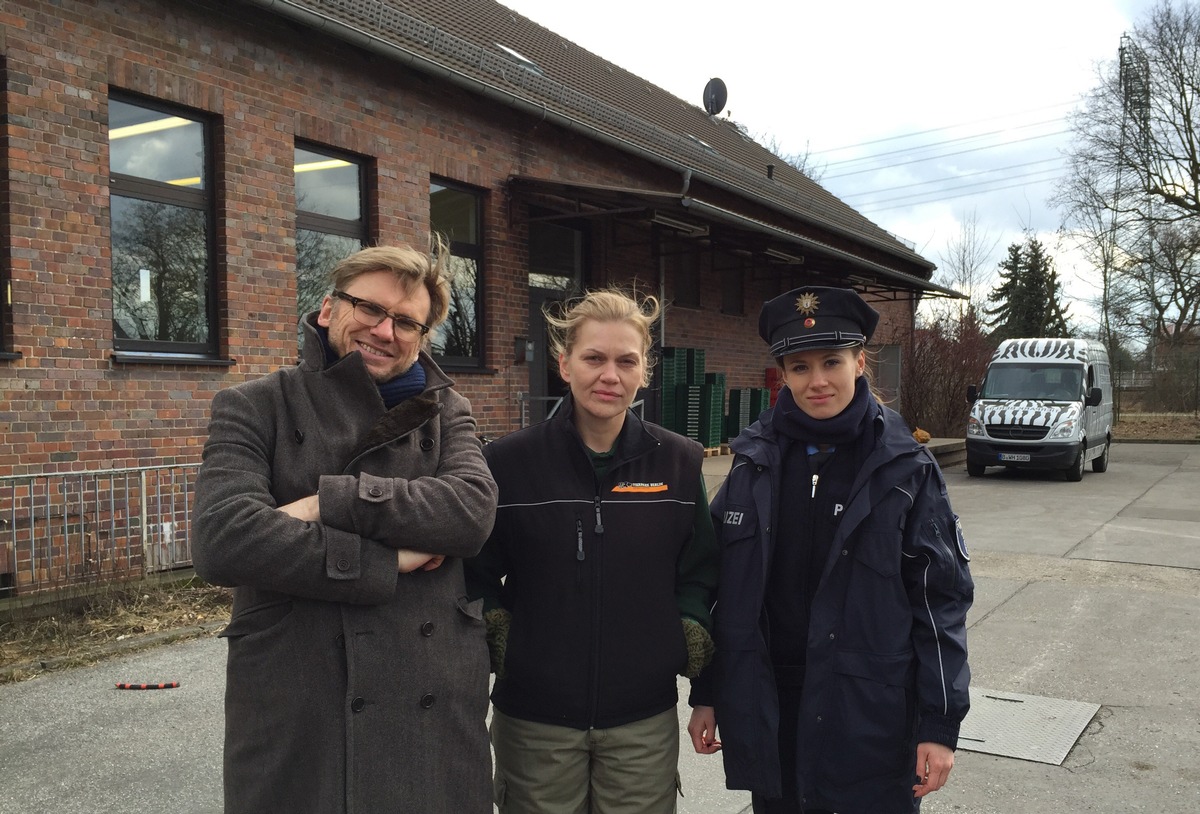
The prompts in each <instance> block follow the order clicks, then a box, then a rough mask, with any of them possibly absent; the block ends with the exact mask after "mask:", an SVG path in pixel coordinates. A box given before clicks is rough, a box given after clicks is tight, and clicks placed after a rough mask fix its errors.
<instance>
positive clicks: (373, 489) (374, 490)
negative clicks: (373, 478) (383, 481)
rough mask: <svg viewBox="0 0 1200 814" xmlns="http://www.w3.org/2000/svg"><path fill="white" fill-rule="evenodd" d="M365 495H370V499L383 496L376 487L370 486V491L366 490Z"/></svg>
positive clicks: (381, 491) (380, 490)
mask: <svg viewBox="0 0 1200 814" xmlns="http://www.w3.org/2000/svg"><path fill="white" fill-rule="evenodd" d="M367 494H368V495H370V496H371V497H379V496H380V495H382V494H383V490H382V489H380V488H379V487H378V486H372V487H371V488H370V489H368V490H367Z"/></svg>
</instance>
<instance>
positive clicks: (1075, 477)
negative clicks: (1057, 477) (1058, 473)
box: [1066, 441, 1087, 483]
mask: <svg viewBox="0 0 1200 814" xmlns="http://www.w3.org/2000/svg"><path fill="white" fill-rule="evenodd" d="M1086 452H1087V442H1086V441H1084V442H1083V443H1082V444H1080V445H1079V454H1078V455H1076V456H1075V463H1073V464H1071V465H1070V466H1069V467H1067V471H1066V476H1067V480H1069V481H1071V482H1072V483H1078V482H1079V481H1081V480H1083V459H1084V457H1085V456H1084V453H1086Z"/></svg>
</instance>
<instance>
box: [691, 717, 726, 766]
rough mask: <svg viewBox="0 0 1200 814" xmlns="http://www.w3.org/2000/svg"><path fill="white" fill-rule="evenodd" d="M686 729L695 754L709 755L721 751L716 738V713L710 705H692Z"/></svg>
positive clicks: (719, 743)
mask: <svg viewBox="0 0 1200 814" xmlns="http://www.w3.org/2000/svg"><path fill="white" fill-rule="evenodd" d="M687 731H688V734H689V735H691V736H692V747H693V748H694V749H695V750H696V752H697V754H701V755H711V754H713V753H715V752H719V751H721V742H720V741H719V740H717V714H716V710H714V709H713V708H712V707H694V708H693V709H692V718H691V720H690V721H688V726H687Z"/></svg>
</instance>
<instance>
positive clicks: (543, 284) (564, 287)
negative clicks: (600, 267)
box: [529, 222, 583, 295]
mask: <svg viewBox="0 0 1200 814" xmlns="http://www.w3.org/2000/svg"><path fill="white" fill-rule="evenodd" d="M529 286H530V287H531V288H548V289H551V290H553V291H562V292H564V293H565V294H567V295H571V294H574V293H577V292H579V291H582V290H583V232H582V231H581V230H580V229H575V228H572V227H569V226H563V225H561V224H556V223H541V222H538V223H531V224H529Z"/></svg>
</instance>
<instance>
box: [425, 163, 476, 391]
mask: <svg viewBox="0 0 1200 814" xmlns="http://www.w3.org/2000/svg"><path fill="white" fill-rule="evenodd" d="M429 180H430V184H431V188H430V197H431V201H430V210H431V212H430V224H429V228H430V231H437V229H436V227H435V226H434V224H433V218H432V208H433V207H432V194H433V190H432V185H433V184H436V185H437V186H440V187H444V188H446V189H450V190H454V191H455V192H460V193H462V194H464V195H469V196H471V198H473V199H474V202H475V224H476V227H477V237H476V240H477V241H478V242H476V243H468V242H465V241H462V240H451V241H450V242H449V246H448V248H449V249H450V254H451V256H453V257H459V258H462V259H464V260H469V261H471V262H473V263H474V264H475V342H476V347H477V355H476V356H447V355H443V354H433V358H434V359H436V360H437V363H438V365H440V366H441V367H443V368H445V369H447V370H471V371H478V370H482V369H484V367H485V357H486V353H487V348H486V347H485V344H484V343H485V337H486V336H487V331H486V326H485V319H486V317H485V308H484V297H485V289H486V277H487V274H486V268H485V263H484V254H485V252H484V234H485V232H486V230H485V228H484V223H483V214H484V196H485V195H486V191H485V190H481V189H479V188H478V187H472V186H468V185H466V184H460V183H456V182H454V181H451V180H450V179H448V178H441V177H438V176H430V179H429ZM430 353H433V351H432V348H431V349H430Z"/></svg>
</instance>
